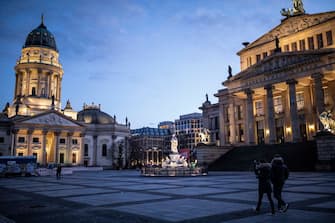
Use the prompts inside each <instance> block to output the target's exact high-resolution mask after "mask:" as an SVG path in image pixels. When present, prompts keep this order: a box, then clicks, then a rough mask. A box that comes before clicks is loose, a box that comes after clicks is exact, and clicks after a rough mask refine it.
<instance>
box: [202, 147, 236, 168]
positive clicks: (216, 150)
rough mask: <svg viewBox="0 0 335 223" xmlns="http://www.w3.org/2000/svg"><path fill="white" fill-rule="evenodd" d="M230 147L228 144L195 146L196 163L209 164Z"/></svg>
mask: <svg viewBox="0 0 335 223" xmlns="http://www.w3.org/2000/svg"><path fill="white" fill-rule="evenodd" d="M231 148H232V147H229V146H227V147H223V146H220V147H218V146H205V145H204V146H198V147H196V151H197V160H198V164H200V165H206V164H207V165H209V164H210V163H212V162H214V161H215V160H217V159H218V158H219V157H221V156H222V155H223V154H225V153H226V152H228V151H229V150H230V149H231Z"/></svg>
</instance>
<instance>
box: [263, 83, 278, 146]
mask: <svg viewBox="0 0 335 223" xmlns="http://www.w3.org/2000/svg"><path fill="white" fill-rule="evenodd" d="M264 89H265V90H266V102H267V110H268V112H267V121H268V128H269V132H270V135H269V143H270V144H273V143H275V142H276V128H275V119H274V115H275V110H274V106H273V93H272V90H273V86H272V85H267V86H265V87H264Z"/></svg>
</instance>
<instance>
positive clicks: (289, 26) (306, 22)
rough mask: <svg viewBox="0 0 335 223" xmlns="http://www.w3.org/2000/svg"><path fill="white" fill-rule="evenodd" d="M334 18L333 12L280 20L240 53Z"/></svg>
mask: <svg viewBox="0 0 335 223" xmlns="http://www.w3.org/2000/svg"><path fill="white" fill-rule="evenodd" d="M334 18H335V11H332V12H325V13H318V14H312V15H308V14H304V15H300V16H293V17H289V18H286V19H284V20H282V22H281V24H280V25H278V26H277V27H275V28H274V29H272V30H271V31H269V32H268V33H266V34H264V35H263V36H261V37H260V38H258V39H257V40H255V41H254V42H252V43H251V44H249V45H248V46H247V47H246V48H244V49H243V50H241V51H240V52H242V51H244V50H246V49H250V48H253V47H255V46H258V45H261V44H264V43H268V42H270V41H274V39H275V37H276V36H277V37H278V38H281V37H285V36H289V35H291V34H294V33H297V32H299V31H302V30H304V29H307V28H310V27H312V26H315V25H318V24H321V23H324V22H326V21H328V20H330V19H334Z"/></svg>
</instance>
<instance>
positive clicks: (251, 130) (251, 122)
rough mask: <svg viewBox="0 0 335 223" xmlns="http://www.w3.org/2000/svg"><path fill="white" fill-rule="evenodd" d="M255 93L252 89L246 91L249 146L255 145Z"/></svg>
mask: <svg viewBox="0 0 335 223" xmlns="http://www.w3.org/2000/svg"><path fill="white" fill-rule="evenodd" d="M253 93H254V92H253V91H252V90H251V89H247V90H245V94H246V95H247V104H246V107H247V126H248V140H249V144H251V145H253V144H255V118H254V105H253V101H252V94H253Z"/></svg>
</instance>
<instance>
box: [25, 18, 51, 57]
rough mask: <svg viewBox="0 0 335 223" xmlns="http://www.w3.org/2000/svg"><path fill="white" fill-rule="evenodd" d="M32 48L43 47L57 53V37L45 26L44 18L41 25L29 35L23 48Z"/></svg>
mask: <svg viewBox="0 0 335 223" xmlns="http://www.w3.org/2000/svg"><path fill="white" fill-rule="evenodd" d="M32 46H39V47H40V46H43V47H48V48H51V49H53V50H56V51H57V47H56V41H55V37H54V35H52V33H51V32H49V30H48V29H47V27H46V26H45V25H44V23H43V17H42V22H41V24H40V25H39V26H38V27H37V28H36V29H34V30H33V31H31V32H30V33H29V34H28V36H27V39H26V42H25V44H24V46H23V47H24V48H26V47H32Z"/></svg>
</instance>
